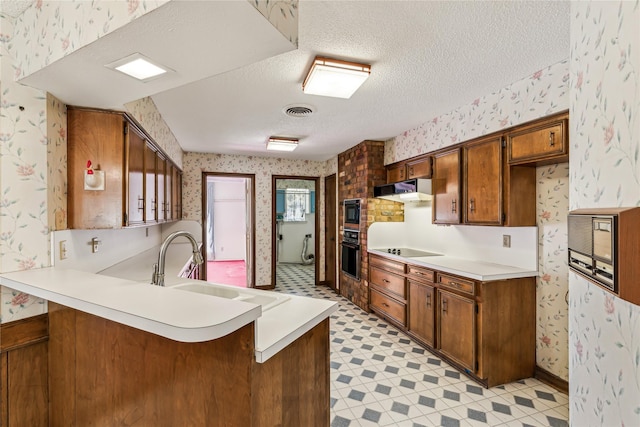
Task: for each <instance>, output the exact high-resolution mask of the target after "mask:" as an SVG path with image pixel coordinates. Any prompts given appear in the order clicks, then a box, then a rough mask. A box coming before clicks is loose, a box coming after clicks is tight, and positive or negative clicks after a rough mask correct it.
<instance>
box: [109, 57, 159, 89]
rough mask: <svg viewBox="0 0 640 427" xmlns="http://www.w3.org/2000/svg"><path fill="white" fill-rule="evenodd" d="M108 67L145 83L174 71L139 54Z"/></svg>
mask: <svg viewBox="0 0 640 427" xmlns="http://www.w3.org/2000/svg"><path fill="white" fill-rule="evenodd" d="M106 67H108V68H112V69H114V70H117V71H120V72H121V73H124V74H126V75H128V76H131V77H133V78H136V79H138V80H140V81H143V82H147V81H149V80H153V79H155V78H156V77H159V76H161V75H163V74H165V73H168V72H170V71H172V70H171V69H169V68H167V67H163V66H161V65H158V64H157V63H155V62H153V61H152V60H150V59H149V58H147V57H145V56H144V55H141V54H139V53H134V54H133V55H130V56H127V57H126V58H122V59H120V60H118V61H115V62H112V63H111V64H107V65H106Z"/></svg>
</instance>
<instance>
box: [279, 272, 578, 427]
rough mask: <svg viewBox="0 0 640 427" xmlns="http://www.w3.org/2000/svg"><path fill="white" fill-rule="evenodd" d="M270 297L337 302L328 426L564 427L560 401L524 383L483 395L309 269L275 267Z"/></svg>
mask: <svg viewBox="0 0 640 427" xmlns="http://www.w3.org/2000/svg"><path fill="white" fill-rule="evenodd" d="M276 290H277V291H280V292H286V293H291V294H296V295H303V296H312V297H315V298H325V299H331V300H334V301H337V302H338V303H339V304H340V307H339V309H338V311H337V312H335V313H334V314H333V315H332V316H331V332H330V333H331V337H330V340H331V426H332V427H343V426H345V427H346V426H350V427H354V426H411V427H419V426H447V427H449V426H509V427H516V426H518V427H520V426H521V427H527V426H551V427H559V426H568V417H569V407H568V397H567V395H566V394H564V393H561V392H558V391H556V390H555V389H553V388H551V387H549V386H547V385H545V384H543V383H541V382H540V381H538V380H536V379H533V378H531V379H526V380H523V381H518V382H515V383H511V384H506V385H504V386H499V387H493V388H491V389H485V388H483V387H481V386H479V385H478V384H477V383H476V382H474V381H472V380H470V379H469V378H468V377H466V376H465V375H463V374H461V373H459V372H458V371H457V370H456V369H455V368H453V367H451V366H450V365H449V364H448V363H447V362H445V361H444V360H441V359H440V358H438V357H437V356H435V355H433V354H431V353H429V352H428V351H427V350H425V349H424V348H422V347H420V346H419V345H417V344H416V343H415V342H413V341H412V340H411V339H409V338H408V337H407V336H406V335H404V334H403V333H402V332H400V331H399V330H397V329H396V328H394V327H393V326H391V325H389V324H387V323H386V322H384V321H382V320H380V319H379V318H378V317H376V316H375V315H374V314H369V313H365V312H364V311H362V310H361V309H360V308H358V307H357V306H355V305H354V304H352V303H351V302H350V301H348V300H347V299H345V298H343V297H341V296H339V295H337V294H336V293H334V292H333V291H331V290H330V289H328V288H326V287H315V286H313V266H308V267H306V266H302V265H299V266H298V265H288V264H282V265H280V266H278V272H277V286H276Z"/></svg>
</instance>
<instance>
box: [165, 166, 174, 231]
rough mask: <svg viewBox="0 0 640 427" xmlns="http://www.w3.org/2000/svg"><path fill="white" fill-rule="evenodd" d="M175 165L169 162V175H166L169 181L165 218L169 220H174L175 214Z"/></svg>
mask: <svg viewBox="0 0 640 427" xmlns="http://www.w3.org/2000/svg"><path fill="white" fill-rule="evenodd" d="M175 169H176V168H175V166H173V165H172V164H171V163H167V175H166V182H167V191H166V201H165V204H164V205H165V208H164V209H165V219H166V220H167V221H173V219H174V216H173V197H174V194H173V185H174V184H173V176H174V174H175Z"/></svg>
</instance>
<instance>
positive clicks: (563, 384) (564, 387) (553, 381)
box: [533, 366, 569, 394]
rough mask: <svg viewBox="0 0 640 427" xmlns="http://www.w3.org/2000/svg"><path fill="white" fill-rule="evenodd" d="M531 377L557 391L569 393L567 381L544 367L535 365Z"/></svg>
mask: <svg viewBox="0 0 640 427" xmlns="http://www.w3.org/2000/svg"><path fill="white" fill-rule="evenodd" d="M533 377H534V378H536V379H538V380H540V381H542V382H543V383H545V384H547V385H549V386H551V387H553V388H555V389H556V390H558V391H561V392H563V393H566V394H569V381H566V380H563V379H562V378H560V377H558V376H557V375H554V374H552V373H551V372H549V371H547V370H546V369H542V368H541V367H539V366H536V370H535V372H534V373H533Z"/></svg>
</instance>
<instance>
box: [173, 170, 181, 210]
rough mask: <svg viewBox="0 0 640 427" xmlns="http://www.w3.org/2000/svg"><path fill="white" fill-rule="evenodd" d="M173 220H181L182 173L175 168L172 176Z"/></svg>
mask: <svg viewBox="0 0 640 427" xmlns="http://www.w3.org/2000/svg"><path fill="white" fill-rule="evenodd" d="M173 209H174V212H173V219H174V220H176V221H180V220H181V219H182V172H181V171H180V170H179V169H178V168H177V167H176V168H175V169H174V175H173Z"/></svg>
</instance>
